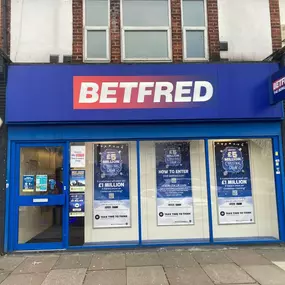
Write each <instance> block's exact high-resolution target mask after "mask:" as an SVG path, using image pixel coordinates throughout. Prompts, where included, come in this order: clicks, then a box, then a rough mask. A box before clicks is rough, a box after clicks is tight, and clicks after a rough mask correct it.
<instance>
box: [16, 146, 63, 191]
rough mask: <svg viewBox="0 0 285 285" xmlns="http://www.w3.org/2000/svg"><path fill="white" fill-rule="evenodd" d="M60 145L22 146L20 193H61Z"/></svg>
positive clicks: (61, 157)
mask: <svg viewBox="0 0 285 285" xmlns="http://www.w3.org/2000/svg"><path fill="white" fill-rule="evenodd" d="M62 161H63V156H62V147H23V148H21V161H20V163H21V164H20V191H19V192H20V195H25V196H30V195H56V194H61V193H62V185H63V170H62Z"/></svg>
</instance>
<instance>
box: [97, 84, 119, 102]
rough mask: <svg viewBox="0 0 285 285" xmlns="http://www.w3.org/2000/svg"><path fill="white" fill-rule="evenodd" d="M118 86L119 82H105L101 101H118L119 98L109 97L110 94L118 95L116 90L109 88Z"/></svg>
mask: <svg viewBox="0 0 285 285" xmlns="http://www.w3.org/2000/svg"><path fill="white" fill-rule="evenodd" d="M116 87H118V82H103V83H102V88H101V96H100V103H117V98H112V97H111V98H110V97H109V95H116V90H110V89H109V88H116Z"/></svg>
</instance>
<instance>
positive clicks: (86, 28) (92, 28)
mask: <svg viewBox="0 0 285 285" xmlns="http://www.w3.org/2000/svg"><path fill="white" fill-rule="evenodd" d="M99 1H100V0H99ZM107 1H108V19H107V21H108V25H107V26H86V24H85V23H86V0H84V1H83V21H84V22H83V26H84V35H83V45H84V48H83V58H84V61H88V62H110V60H111V52H110V13H111V11H110V0H107ZM88 31H105V32H106V55H107V57H106V58H90V57H88V56H87V32H88Z"/></svg>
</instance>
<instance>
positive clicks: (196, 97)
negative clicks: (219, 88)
mask: <svg viewBox="0 0 285 285" xmlns="http://www.w3.org/2000/svg"><path fill="white" fill-rule="evenodd" d="M202 87H203V88H205V89H206V93H205V95H203V96H201V93H202V92H201V89H202ZM213 92H214V90H213V86H212V84H211V83H210V82H208V81H196V82H195V86H194V94H193V102H206V101H208V100H210V99H211V98H212V96H213Z"/></svg>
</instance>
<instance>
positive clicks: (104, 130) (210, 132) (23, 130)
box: [8, 122, 281, 141]
mask: <svg viewBox="0 0 285 285" xmlns="http://www.w3.org/2000/svg"><path fill="white" fill-rule="evenodd" d="M280 130H281V123H280V122H268V123H265V122H260V123H230V124H227V123H216V124H203V123H200V124H199V123H196V124H186V123H184V124H182V123H181V124H129V125H108V126H106V125H83V126H82V125H66V126H58V125H53V126H51V125H47V126H45V127H44V128H43V127H42V126H30V127H27V126H10V127H9V131H8V136H9V139H10V140H21V141H49V140H53V141H66V140H70V141H76V140H83V141H84V140H104V141H105V140H115V139H121V140H124V139H126V140H136V139H167V138H172V139H174V138H189V139H190V138H205V137H206V138H212V137H215V138H222V137H228V138H229V137H231V138H234V137H250V136H274V135H279V134H280Z"/></svg>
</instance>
